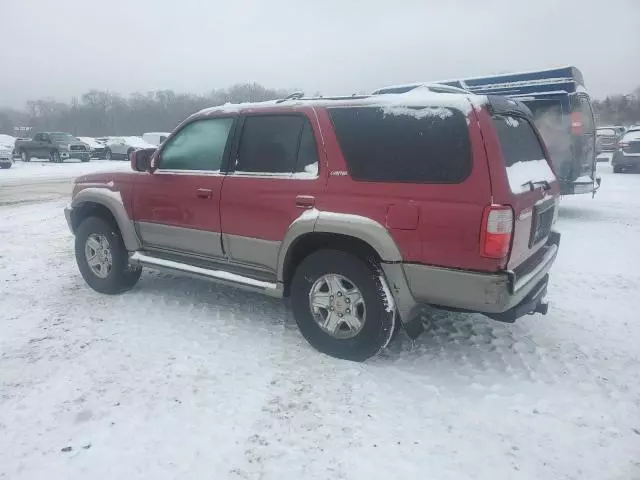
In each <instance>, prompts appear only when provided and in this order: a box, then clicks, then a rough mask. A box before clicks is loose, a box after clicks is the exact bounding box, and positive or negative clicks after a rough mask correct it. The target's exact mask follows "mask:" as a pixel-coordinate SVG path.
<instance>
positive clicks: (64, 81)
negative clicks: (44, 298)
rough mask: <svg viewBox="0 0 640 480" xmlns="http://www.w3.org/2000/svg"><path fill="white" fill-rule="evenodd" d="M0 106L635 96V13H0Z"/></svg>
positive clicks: (2, 2)
mask: <svg viewBox="0 0 640 480" xmlns="http://www.w3.org/2000/svg"><path fill="white" fill-rule="evenodd" d="M0 19H1V20H2V21H1V22H0V32H1V34H2V40H1V43H0V45H1V47H0V105H10V106H14V107H15V106H22V105H23V104H24V102H25V101H26V100H27V99H34V98H42V97H54V98H56V99H58V100H63V101H68V100H69V99H70V98H71V97H72V96H74V95H81V94H82V93H84V92H85V91H87V90H89V89H91V88H97V89H103V90H110V91H114V92H119V93H122V94H128V93H131V92H134V91H141V92H146V91H149V90H157V89H167V88H168V89H174V90H176V91H189V92H194V93H204V92H207V91H209V90H211V89H213V88H223V87H227V86H229V85H231V84H233V83H236V82H247V81H255V82H259V83H261V84H263V85H265V86H267V87H279V88H294V87H295V88H300V89H302V90H304V91H306V92H307V93H309V94H312V93H315V92H316V91H320V92H322V93H323V94H339V93H345V94H350V93H353V92H355V91H359V92H362V91H370V90H372V89H375V88H376V87H380V86H384V85H389V84H397V83H405V82H413V81H424V80H438V79H448V78H459V77H465V76H474V75H485V74H492V73H500V72H507V71H518V70H536V69H542V68H549V67H553V66H559V65H567V64H572V65H575V66H577V67H578V68H580V69H581V70H582V72H583V73H584V76H585V81H586V86H587V89H588V90H589V91H590V92H591V95H592V96H594V97H603V96H605V95H607V94H610V93H628V92H630V91H632V90H633V89H634V88H635V87H637V86H638V85H640V0H608V1H603V0H457V1H456V0H447V1H445V0H437V1H430V0H396V1H389V0H367V1H356V0H314V1H311V0H235V1H233V0H232V1H229V0H227V1H219V0H200V1H199V0H109V1H107V0H101V1H99V0H56V1H53V0H0Z"/></svg>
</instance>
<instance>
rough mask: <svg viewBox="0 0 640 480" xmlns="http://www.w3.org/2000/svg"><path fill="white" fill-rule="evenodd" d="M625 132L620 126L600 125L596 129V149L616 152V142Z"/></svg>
mask: <svg viewBox="0 0 640 480" xmlns="http://www.w3.org/2000/svg"><path fill="white" fill-rule="evenodd" d="M623 133H624V130H622V129H621V128H619V127H598V128H597V129H596V149H597V150H598V153H600V152H614V151H615V150H616V144H617V143H618V140H619V139H620V137H621V136H622V134H623Z"/></svg>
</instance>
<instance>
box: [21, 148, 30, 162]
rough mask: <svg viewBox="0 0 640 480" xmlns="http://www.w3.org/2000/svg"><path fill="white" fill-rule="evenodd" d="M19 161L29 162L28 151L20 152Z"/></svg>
mask: <svg viewBox="0 0 640 480" xmlns="http://www.w3.org/2000/svg"><path fill="white" fill-rule="evenodd" d="M20 159H21V160H22V161H23V162H30V161H31V155H30V154H29V151H28V150H21V151H20Z"/></svg>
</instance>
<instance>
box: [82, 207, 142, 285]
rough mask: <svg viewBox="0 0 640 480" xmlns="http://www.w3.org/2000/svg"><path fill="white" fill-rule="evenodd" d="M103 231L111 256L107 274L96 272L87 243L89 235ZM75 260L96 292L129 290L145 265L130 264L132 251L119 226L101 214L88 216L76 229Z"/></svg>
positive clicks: (83, 275)
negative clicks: (109, 269)
mask: <svg viewBox="0 0 640 480" xmlns="http://www.w3.org/2000/svg"><path fill="white" fill-rule="evenodd" d="M91 234H101V235H104V236H105V237H106V239H107V241H108V243H109V247H110V250H111V258H112V267H111V271H110V272H109V273H108V275H107V277H106V278H100V277H99V276H98V275H96V274H95V273H94V272H93V270H92V269H91V267H90V266H89V264H88V262H87V258H86V256H85V245H86V242H87V239H88V238H89V235H91ZM75 250H76V262H77V264H78V268H79V269H80V273H81V274H82V277H83V278H84V280H85V281H86V282H87V284H88V285H89V286H90V287H91V288H93V289H94V290H95V291H96V292H100V293H106V294H110V295H114V294H117V293H122V292H126V291H127V290H130V289H131V288H133V286H134V285H135V284H136V283H137V282H138V280H139V279H140V275H141V274H142V267H135V268H133V267H130V266H129V254H128V252H127V249H126V247H125V246H124V242H123V241H122V237H121V235H120V231H119V230H118V228H117V227H116V226H114V225H112V224H111V223H109V222H107V221H105V220H104V219H102V218H100V217H87V218H86V219H84V220H83V221H82V223H81V224H80V226H78V228H77V230H76V240H75Z"/></svg>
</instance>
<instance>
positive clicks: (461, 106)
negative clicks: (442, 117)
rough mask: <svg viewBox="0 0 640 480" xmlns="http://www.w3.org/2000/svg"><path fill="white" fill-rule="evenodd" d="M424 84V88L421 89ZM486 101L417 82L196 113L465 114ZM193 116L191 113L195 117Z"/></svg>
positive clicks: (247, 104) (219, 108) (469, 94)
mask: <svg viewBox="0 0 640 480" xmlns="http://www.w3.org/2000/svg"><path fill="white" fill-rule="evenodd" d="M423 87H424V88H423ZM486 102H487V97H486V96H484V95H476V94H472V93H434V92H432V91H430V90H429V88H428V86H423V85H420V86H418V87H417V88H415V89H413V90H410V91H408V92H406V93H389V94H382V95H366V96H359V97H343V98H336V99H332V98H322V97H319V98H298V99H290V100H284V101H283V100H271V101H267V102H256V103H226V104H224V105H218V106H216V107H209V108H205V109H202V110H200V111H199V112H197V113H195V114H194V115H195V116H203V115H211V114H214V113H239V112H242V111H247V110H260V109H266V108H274V107H278V106H282V107H305V106H308V107H323V108H330V107H361V106H362V107H365V106H367V107H376V106H378V107H382V108H386V107H394V106H395V107H423V108H424V107H447V108H455V109H457V110H461V111H462V112H463V113H465V114H468V113H469V112H470V111H471V110H472V108H473V107H474V106H476V107H480V106H482V105H484V104H486ZM194 115H192V116H194Z"/></svg>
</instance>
